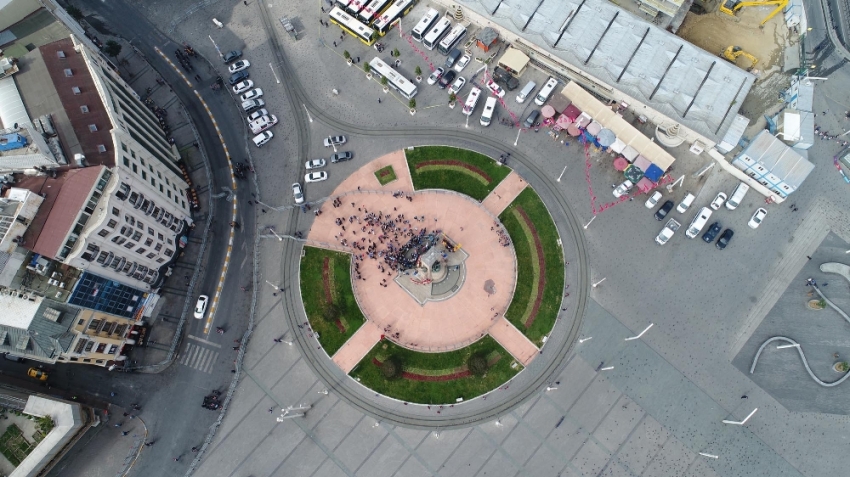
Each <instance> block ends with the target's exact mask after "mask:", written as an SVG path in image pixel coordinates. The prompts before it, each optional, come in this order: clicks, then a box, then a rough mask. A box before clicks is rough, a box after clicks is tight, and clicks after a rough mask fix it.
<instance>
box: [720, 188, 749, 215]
mask: <svg viewBox="0 0 850 477" xmlns="http://www.w3.org/2000/svg"><path fill="white" fill-rule="evenodd" d="M748 190H750V186H748V185H747V184H744V183H743V182H741V183H740V184H738V187H736V188H735V192H732V197H729V200H727V201H726V208H727V209H729V210H735V209H737V208H738V206H739V205H740V204H741V201H742V200H744V196H745V195H747V191H748Z"/></svg>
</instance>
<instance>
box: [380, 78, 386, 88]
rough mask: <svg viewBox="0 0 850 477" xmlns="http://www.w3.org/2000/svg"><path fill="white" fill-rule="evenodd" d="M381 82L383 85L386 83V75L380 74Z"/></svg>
mask: <svg viewBox="0 0 850 477" xmlns="http://www.w3.org/2000/svg"><path fill="white" fill-rule="evenodd" d="M381 84H382V85H384V86H386V85H387V77H386V76H381Z"/></svg>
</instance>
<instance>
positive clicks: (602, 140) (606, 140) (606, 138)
mask: <svg viewBox="0 0 850 477" xmlns="http://www.w3.org/2000/svg"><path fill="white" fill-rule="evenodd" d="M596 139H597V140H598V141H599V145H600V146H602V147H608V146H610V145H611V144H614V141H616V140H617V137H616V136H614V133H613V132H611V130H610V129H603V130H601V131H599V134H597V135H596Z"/></svg>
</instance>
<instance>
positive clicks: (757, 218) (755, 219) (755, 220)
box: [747, 207, 767, 229]
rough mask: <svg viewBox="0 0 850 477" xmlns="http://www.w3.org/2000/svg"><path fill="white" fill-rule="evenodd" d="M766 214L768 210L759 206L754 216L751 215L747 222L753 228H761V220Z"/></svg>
mask: <svg viewBox="0 0 850 477" xmlns="http://www.w3.org/2000/svg"><path fill="white" fill-rule="evenodd" d="M765 215H767V211H766V210H764V209H763V208H761V207H759V208H758V209H756V211H755V213H754V214H753V216H752V217H750V221H749V222H747V225H749V226H750V228H751V229H757V228H759V225H761V221H762V220H764V216H765Z"/></svg>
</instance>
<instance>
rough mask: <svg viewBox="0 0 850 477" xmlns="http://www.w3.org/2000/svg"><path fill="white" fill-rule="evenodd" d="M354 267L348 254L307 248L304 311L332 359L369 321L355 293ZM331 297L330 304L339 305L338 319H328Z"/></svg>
mask: <svg viewBox="0 0 850 477" xmlns="http://www.w3.org/2000/svg"><path fill="white" fill-rule="evenodd" d="M325 263H327V269H326V268H325ZM350 263H351V260H350V257H349V256H348V254H345V253H339V252H333V251H330V250H325V249H321V248H315V247H304V257H303V258H302V259H301V297H302V299H303V300H304V311H306V312H307V318H308V319H309V320H310V326H312V327H313V329H314V330H315V331H317V332H318V333H319V343H320V344H321V345H322V347H324V348H325V351H326V352H327V353H328V354H329V355H331V356H333V354H334V353H336V352H337V350H339V348H341V347H342V345H343V344H344V343H345V342H346V341H347V340H348V338H350V337H351V335H353V334H354V333H355V332H356V331H357V330H358V328H360V326H361V325H363V322H364V321H365V318H364V317H363V313H362V312H361V311H360V307H358V306H357V301H356V300H355V299H354V292H353V291H352V289H351V276H350V274H349V271H350ZM328 297H330V298H331V300H330V303H333V304H334V305H336V308H337V311H338V313H336V316H337V317H338V319H333V320H328V319H326V318H325V316H326V312H325V311H326V310H327V309H328V305H329V301H328Z"/></svg>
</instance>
